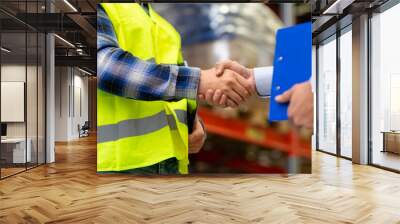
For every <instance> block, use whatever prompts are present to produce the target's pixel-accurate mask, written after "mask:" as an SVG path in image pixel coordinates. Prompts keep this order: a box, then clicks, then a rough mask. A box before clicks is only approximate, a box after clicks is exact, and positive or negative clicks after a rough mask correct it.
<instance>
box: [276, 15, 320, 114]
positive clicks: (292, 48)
mask: <svg viewBox="0 0 400 224" xmlns="http://www.w3.org/2000/svg"><path fill="white" fill-rule="evenodd" d="M311 39H312V36H311V23H303V24H300V25H296V26H291V27H286V28H283V29H279V30H278V32H277V34H276V46H275V58H274V72H273V76H272V85H271V99H270V108H269V121H282V120H287V119H288V115H287V109H288V103H278V102H276V101H275V96H278V95H280V94H282V93H284V92H285V91H286V90H288V89H290V88H291V87H292V86H293V85H295V84H297V83H302V82H305V81H307V80H309V79H310V77H311V63H312V62H311V52H312V44H311Z"/></svg>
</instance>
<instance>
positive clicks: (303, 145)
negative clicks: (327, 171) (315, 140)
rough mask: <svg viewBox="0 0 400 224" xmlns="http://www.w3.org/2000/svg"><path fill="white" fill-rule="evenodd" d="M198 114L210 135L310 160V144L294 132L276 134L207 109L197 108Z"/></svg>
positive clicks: (268, 129) (271, 130) (269, 129)
mask: <svg viewBox="0 0 400 224" xmlns="http://www.w3.org/2000/svg"><path fill="white" fill-rule="evenodd" d="M198 113H199V115H200V117H201V118H202V119H203V121H204V124H205V127H206V130H207V131H208V132H210V133H213V134H217V135H221V136H224V137H227V138H232V139H236V140H240V141H244V142H248V143H250V144H256V145H259V146H262V147H265V148H271V149H275V150H280V151H282V152H284V153H287V154H288V155H289V156H293V157H296V156H301V157H305V158H311V145H310V142H309V141H304V140H302V139H301V138H300V137H299V136H298V134H297V133H296V132H294V131H290V132H289V133H285V134H282V133H278V132H277V131H276V130H275V129H273V128H265V127H257V126H255V125H250V124H248V123H247V122H245V121H242V120H238V119H227V118H223V117H221V116H219V115H217V114H215V113H214V112H212V111H211V110H210V109H207V108H199V111H198Z"/></svg>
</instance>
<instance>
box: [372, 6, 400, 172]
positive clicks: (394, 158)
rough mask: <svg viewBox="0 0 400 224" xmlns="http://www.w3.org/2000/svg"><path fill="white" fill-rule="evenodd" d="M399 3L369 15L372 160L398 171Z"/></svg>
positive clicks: (399, 153) (399, 132)
mask: <svg viewBox="0 0 400 224" xmlns="http://www.w3.org/2000/svg"><path fill="white" fill-rule="evenodd" d="M399 21H400V4H397V5H395V6H394V7H392V8H390V9H388V10H386V11H384V12H382V13H379V14H375V15H373V17H372V18H371V29H372V32H371V35H372V36H371V47H372V48H371V60H372V61H371V98H370V104H371V106H370V108H371V110H370V119H371V122H372V124H371V130H370V133H371V141H372V148H371V154H370V157H371V162H372V163H373V164H375V165H379V166H383V167H387V168H390V169H395V170H400V100H399V96H400V63H399V56H398V55H399V52H400V44H399V39H400V32H398V29H397V27H398V22H399Z"/></svg>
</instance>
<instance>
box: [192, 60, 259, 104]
mask: <svg viewBox="0 0 400 224" xmlns="http://www.w3.org/2000/svg"><path fill="white" fill-rule="evenodd" d="M216 71H217V70H216V69H215V68H211V69H208V70H202V72H201V76H200V84H199V88H198V94H199V98H200V99H205V100H207V102H209V103H210V104H218V105H223V106H226V104H228V105H229V106H232V107H236V106H238V105H239V104H240V103H242V102H243V101H244V100H246V99H247V98H248V97H249V96H250V95H251V93H252V91H253V87H252V85H251V82H250V81H249V80H247V79H245V78H244V77H242V75H240V74H238V73H236V72H234V71H232V70H230V69H225V70H223V74H222V75H217V73H216ZM207 91H208V92H209V93H210V91H212V92H213V95H214V91H215V93H217V96H218V97H216V98H215V100H214V97H210V94H208V95H209V97H206V96H207ZM222 96H224V97H222ZM221 98H222V99H223V100H224V102H225V103H224V104H221V103H220V101H221V100H222V99H221Z"/></svg>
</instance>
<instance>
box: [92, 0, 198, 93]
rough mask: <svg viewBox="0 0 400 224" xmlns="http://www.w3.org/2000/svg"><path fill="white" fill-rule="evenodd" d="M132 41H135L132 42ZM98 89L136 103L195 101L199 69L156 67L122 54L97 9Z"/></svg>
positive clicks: (105, 19) (103, 15) (171, 66)
mask: <svg viewBox="0 0 400 224" xmlns="http://www.w3.org/2000/svg"><path fill="white" fill-rule="evenodd" d="M132 41H135V40H132ZM97 73H98V88H100V89H101V90H103V91H106V92H109V93H112V94H115V95H118V96H123V97H128V98H133V99H137V100H179V99H183V98H187V99H196V97H197V87H198V84H199V78H200V69H198V68H193V67H184V66H177V65H165V64H156V63H154V62H149V61H144V60H141V59H139V58H137V57H135V56H134V55H132V54H131V53H129V52H126V51H124V50H122V49H121V48H120V47H119V45H118V40H117V37H116V35H115V32H114V28H113V26H112V23H111V21H110V19H109V18H108V16H107V14H106V12H105V11H104V10H103V9H102V8H101V6H100V5H99V6H98V7H97Z"/></svg>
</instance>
